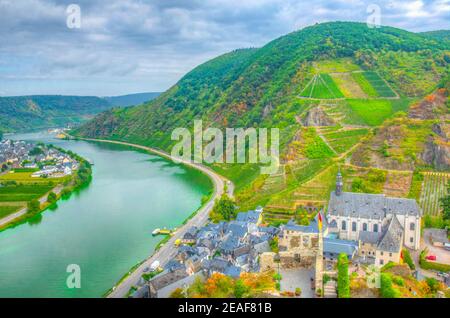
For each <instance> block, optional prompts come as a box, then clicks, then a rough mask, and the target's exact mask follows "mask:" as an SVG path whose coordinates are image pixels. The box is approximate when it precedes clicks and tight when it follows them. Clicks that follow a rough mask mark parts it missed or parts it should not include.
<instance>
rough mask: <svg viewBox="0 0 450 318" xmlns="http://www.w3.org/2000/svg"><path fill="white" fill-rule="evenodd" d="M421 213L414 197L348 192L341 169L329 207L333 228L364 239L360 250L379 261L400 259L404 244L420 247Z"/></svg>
mask: <svg viewBox="0 0 450 318" xmlns="http://www.w3.org/2000/svg"><path fill="white" fill-rule="evenodd" d="M421 217H422V212H421V210H420V207H419V206H418V204H417V202H416V201H415V200H412V199H405V198H393V197H386V196H385V195H383V194H367V193H351V192H344V191H343V181H342V175H341V174H340V173H338V176H337V180H336V189H335V191H333V192H332V193H331V197H330V202H329V204H328V211H327V221H328V226H329V232H330V233H336V234H337V235H338V237H339V238H340V239H343V240H352V241H358V242H360V245H361V248H360V254H363V255H362V256H364V257H366V256H367V257H371V258H375V263H376V264H377V265H383V264H385V263H387V262H388V261H397V262H398V260H399V258H400V254H401V249H402V247H403V246H406V247H408V248H410V249H413V250H418V249H419V246H420V224H421Z"/></svg>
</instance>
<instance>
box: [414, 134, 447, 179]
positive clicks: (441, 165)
mask: <svg viewBox="0 0 450 318" xmlns="http://www.w3.org/2000/svg"><path fill="white" fill-rule="evenodd" d="M421 159H422V160H423V161H424V162H425V163H426V164H428V165H430V166H433V167H435V169H437V170H440V171H448V170H449V169H450V146H449V144H448V143H442V142H441V140H439V139H437V138H433V137H430V138H429V139H428V141H427V142H426V144H425V149H424V151H423V152H422V154H421Z"/></svg>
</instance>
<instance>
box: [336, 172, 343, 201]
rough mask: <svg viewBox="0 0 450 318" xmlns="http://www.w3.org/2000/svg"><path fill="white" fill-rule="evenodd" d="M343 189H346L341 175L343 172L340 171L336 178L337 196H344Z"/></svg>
mask: <svg viewBox="0 0 450 318" xmlns="http://www.w3.org/2000/svg"><path fill="white" fill-rule="evenodd" d="M343 187H344V182H343V181H342V174H341V171H340V170H339V172H338V174H337V177H336V191H334V192H335V193H336V195H341V194H342V190H343Z"/></svg>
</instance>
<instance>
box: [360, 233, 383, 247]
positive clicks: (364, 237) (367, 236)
mask: <svg viewBox="0 0 450 318" xmlns="http://www.w3.org/2000/svg"><path fill="white" fill-rule="evenodd" d="M381 235H382V233H381V232H370V231H359V237H358V240H360V241H361V242H364V243H369V244H378V241H379V240H380V237H381Z"/></svg>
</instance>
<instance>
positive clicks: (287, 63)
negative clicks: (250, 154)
mask: <svg viewBox="0 0 450 318" xmlns="http://www.w3.org/2000/svg"><path fill="white" fill-rule="evenodd" d="M449 63H450V42H449V41H448V40H447V39H446V37H443V36H440V35H438V36H435V35H433V36H431V35H427V34H416V33H411V32H408V31H404V30H400V29H396V28H392V27H381V28H373V29H369V28H367V26H366V24H363V23H353V22H330V23H322V24H316V25H314V26H310V27H306V28H304V29H302V30H299V31H296V32H293V33H290V34H288V35H286V36H283V37H280V38H278V39H276V40H274V41H272V42H270V43H268V44H267V45H265V46H263V47H262V48H258V49H243V50H236V51H233V52H231V53H228V54H225V55H222V56H219V57H217V58H215V59H213V60H211V61H208V62H206V63H204V64H202V65H200V66H198V67H197V68H195V69H194V70H192V71H191V72H189V73H188V74H186V75H185V76H184V77H183V78H182V79H181V80H180V81H179V82H178V83H177V84H176V85H174V86H173V87H171V88H170V89H169V90H168V91H166V92H165V93H163V94H161V95H160V96H159V97H158V98H156V99H155V100H154V101H152V102H149V103H146V104H144V105H141V106H137V107H131V108H126V109H113V110H109V111H107V112H105V113H102V114H100V115H99V116H97V117H96V118H95V119H94V120H92V121H90V122H88V123H87V124H85V125H83V126H82V127H81V128H79V129H78V130H77V131H75V133H76V134H79V135H81V136H86V137H94V138H110V139H116V140H125V141H130V142H134V143H139V144H144V145H148V146H153V147H157V148H161V149H164V150H166V151H170V149H171V145H172V144H173V142H172V141H171V140H170V136H171V132H172V130H173V129H174V128H176V127H187V128H192V126H193V120H194V119H203V121H204V126H206V125H210V126H216V127H278V128H280V129H281V151H282V158H281V159H282V169H280V176H281V177H279V178H277V177H274V178H272V177H267V176H258V169H255V167H254V166H252V165H213V168H214V169H216V170H217V171H219V172H220V173H222V174H224V175H226V176H228V177H229V178H231V179H232V180H233V181H235V183H236V185H237V192H238V200H240V203H241V206H242V207H245V206H246V204H247V203H248V204H249V205H250V203H251V204H255V203H262V204H269V203H270V204H273V205H278V206H279V205H283V204H285V203H286V202H285V201H286V200H287V201H289V203H288V204H289V205H292V204H294V203H295V202H303V200H304V199H305V198H308V199H309V200H313V199H314V200H316V199H317V201H320V200H322V197H320V196H318V195H316V193H319V192H320V191H318V190H317V189H315V190H314V191H313V192H314V193H308V194H307V195H303V194H302V193H300V194H299V192H298V191H299V189H300V188H301V190H302V191H309V190H307V189H306V190H304V188H305V187H304V186H303V185H304V184H308V183H309V182H310V181H311V180H314V178H315V176H316V175H317V174H320V173H323V172H324V169H325V168H327V167H330V160H332V162H339V161H341V160H343V159H344V158H345V156H347V154H346V153H343V150H345V151H350V150H351V149H352V147H354V146H355V147H356V146H357V142H358V139H357V138H349V137H347V136H351V135H352V134H351V133H350V134H349V133H348V130H352V129H354V128H367V129H370V130H371V129H373V127H376V126H379V125H381V124H382V123H383V122H384V121H385V120H388V119H390V118H393V117H394V116H397V115H398V112H403V114H405V113H406V112H407V111H408V109H409V106H410V105H411V104H412V103H414V102H416V101H418V100H419V99H421V98H423V97H424V96H426V95H427V94H430V93H431V92H433V91H434V90H435V89H436V88H437V86H438V85H439V84H442V81H445V79H446V78H448V77H446V76H448V73H449ZM317 109H320V111H317ZM312 111H315V112H316V113H318V114H320V116H322V117H329V118H331V119H332V120H333V121H334V122H335V123H336V126H335V127H331V128H330V130H331V129H332V130H335V131H336V132H337V133H339V134H335V135H331V134H330V136H339V139H337V137H334V139H330V140H328V142H329V144H330V145H333V144H334V145H337V146H338V147H337V149H329V146H328V145H326V144H323V142H322V141H321V140H325V139H326V137H325V136H324V134H325V132H324V131H322V128H320V127H313V128H311V129H308V130H304V129H302V127H301V126H302V124H300V123H304V122H305V118H313V117H314V116H311V115H310V112H312ZM378 111H380V114H378V113H377V114H376V116H372V114H374V112H378ZM329 121H330V120H328V121H327V122H329ZM311 126H320V125H317V124H311ZM354 126H358V127H354ZM360 126H363V127H360ZM430 133H432V132H431V131H430ZM371 136H373V133H370V134H367V137H365V138H371ZM310 143H313V144H314V145H320V146H321V147H320V149H321V150H324V149H325V150H327V151H316V150H317V149H318V148H317V147H316V148H317V149H316V148H314V147H311V146H308V145H309V144H310ZM333 150H334V151H333ZM321 153H323V154H326V155H324V156H322V157H320V154H321ZM316 154H319V155H316ZM332 167H333V166H332ZM333 171H334V170H333ZM332 179H333V178H328V177H325V178H322V180H328V181H330V180H331V182H332ZM379 184H382V183H379ZM299 187H300V188H299ZM314 187H316V186H314ZM314 187H312V188H311V189H313V188H314ZM377 187H378V185H377ZM377 187H374V188H377ZM325 188H326V189H329V185H326V186H325ZM378 188H379V187H378ZM378 188H377V189H378ZM311 191H312V190H311ZM327 191H328V190H327ZM377 191H378V190H377ZM323 192H324V193H325V195H327V194H326V191H323ZM250 194H251V195H250ZM275 194H276V195H275ZM311 198H312V199H311ZM282 201H283V202H282ZM295 204H297V203H295Z"/></svg>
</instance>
